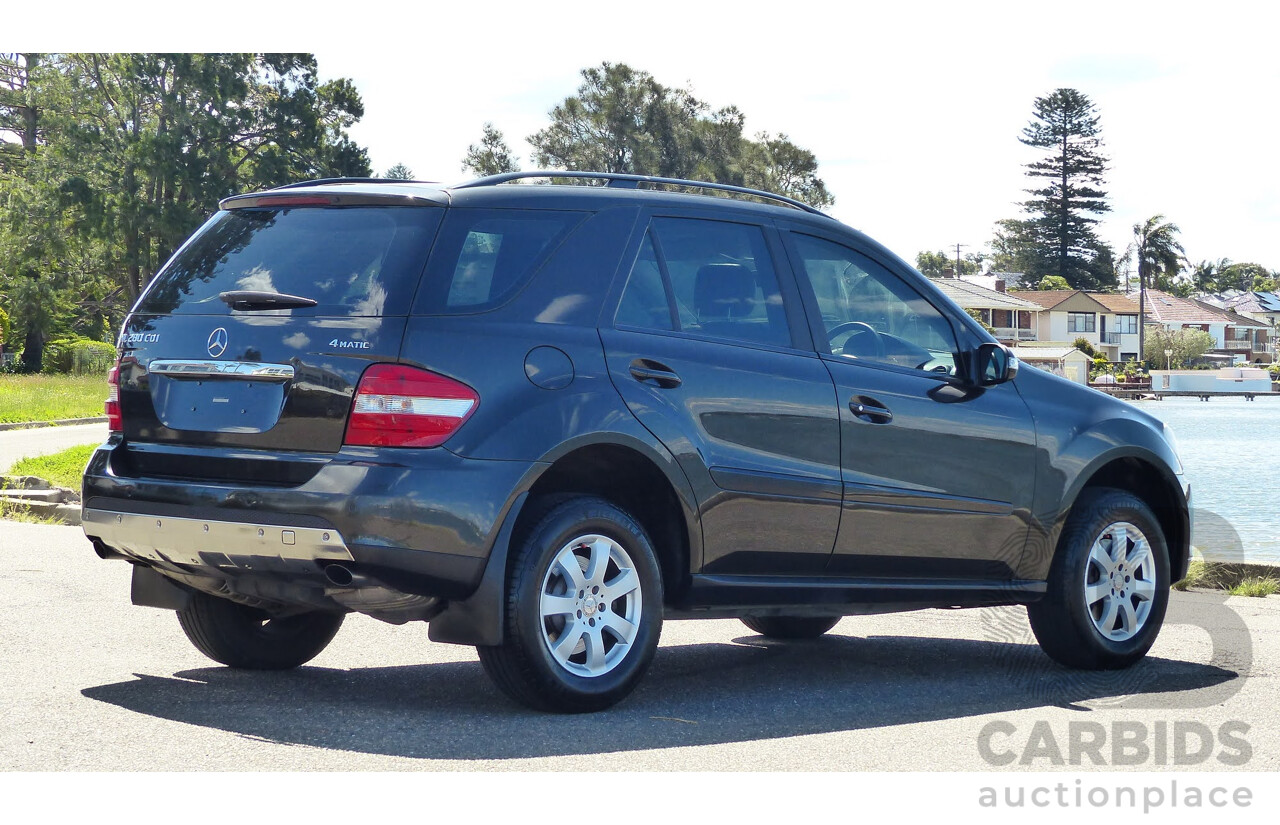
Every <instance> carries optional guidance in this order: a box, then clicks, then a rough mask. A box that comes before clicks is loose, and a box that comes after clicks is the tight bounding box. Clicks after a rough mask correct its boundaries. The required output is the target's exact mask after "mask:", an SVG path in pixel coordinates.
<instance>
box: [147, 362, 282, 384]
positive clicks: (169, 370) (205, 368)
mask: <svg viewBox="0 0 1280 825" xmlns="http://www.w3.org/2000/svg"><path fill="white" fill-rule="evenodd" d="M147 371H148V372H150V373H152V374H155V375H167V376H169V377H171V378H243V379H247V380H249V381H276V382H281V383H283V382H285V381H292V380H293V367H292V366H290V365H289V364H263V363H260V362H257V361H172V360H168V359H157V360H155V361H152V362H151V363H149V364H148V365H147Z"/></svg>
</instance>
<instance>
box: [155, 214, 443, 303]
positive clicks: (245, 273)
mask: <svg viewBox="0 0 1280 825" xmlns="http://www.w3.org/2000/svg"><path fill="white" fill-rule="evenodd" d="M442 212H443V210H441V209H436V208H425V207H423V208H409V207H392V208H388V207H344V208H314V207H299V208H292V209H237V210H234V211H229V212H220V213H218V214H217V215H215V216H214V217H213V218H212V219H211V220H210V222H209V223H208V224H206V225H205V227H204V228H203V229H202V230H201V231H200V233H199V234H198V235H197V236H196V237H195V238H194V239H193V240H192V241H191V243H190V244H188V245H187V247H186V248H185V249H183V250H182V251H181V253H180V254H179V255H178V256H177V257H175V258H174V259H173V261H171V262H170V264H169V265H168V266H167V267H165V269H164V270H163V271H162V272H161V273H160V274H159V275H158V276H157V277H156V280H155V282H154V283H153V284H152V286H151V288H150V289H148V290H147V293H146V295H145V296H144V297H143V300H142V303H141V304H140V305H139V307H138V311H140V312H145V313H156V314H177V315H226V314H229V313H230V312H231V309H230V307H228V306H227V305H226V304H225V303H224V302H223V301H222V300H220V299H219V297H218V296H219V294H221V293H223V292H234V291H242V290H249V291H257V292H278V293H283V294H285V295H298V296H301V297H304V298H311V299H313V300H315V301H316V306H314V307H303V308H296V309H277V310H269V311H267V312H269V313H270V314H277V315H279V314H285V315H302V316H313V315H314V316H321V315H323V316H334V315H338V316H363V315H373V316H379V315H406V314H407V312H406V308H407V307H408V305H409V302H410V301H411V300H412V299H413V293H414V290H415V289H416V288H417V285H418V279H419V277H420V275H421V274H422V270H423V267H424V266H425V265H426V260H427V254H428V253H429V252H430V249H431V241H432V238H433V237H434V236H435V232H436V228H437V227H438V226H439V224H440V218H441V213H442ZM259 314H261V313H259Z"/></svg>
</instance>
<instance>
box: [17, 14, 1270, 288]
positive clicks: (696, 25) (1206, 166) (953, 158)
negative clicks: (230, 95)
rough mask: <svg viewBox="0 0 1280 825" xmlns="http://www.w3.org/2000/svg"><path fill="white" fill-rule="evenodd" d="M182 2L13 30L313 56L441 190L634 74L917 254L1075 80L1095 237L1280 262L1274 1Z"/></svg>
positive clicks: (976, 201) (44, 42) (963, 223)
mask: <svg viewBox="0 0 1280 825" xmlns="http://www.w3.org/2000/svg"><path fill="white" fill-rule="evenodd" d="M123 6H127V7H129V8H130V9H131V10H132V11H133V13H132V14H127V13H126V14H123V15H122V14H120V13H119V12H120V10H121V9H122V7H123ZM175 8H177V6H176V5H175V4H172V3H154V2H151V0H131V2H126V3H124V4H112V5H111V7H110V9H111V14H109V15H108V14H105V13H104V12H103V11H102V10H101V7H97V6H90V5H85V6H84V11H83V14H79V13H76V12H71V13H68V14H67V15H66V16H65V17H64V18H63V19H60V20H59V21H57V26H56V28H55V27H54V26H53V25H51V23H50V22H49V21H47V20H46V21H41V20H40V18H39V17H38V16H37V17H33V18H30V19H28V20H23V19H19V20H18V25H17V27H16V28H14V27H11V26H6V28H7V29H9V31H7V32H5V34H7V35H9V37H13V36H14V34H15V33H17V34H18V37H17V40H18V41H19V43H17V44H14V45H15V46H18V45H21V46H22V47H23V48H30V46H29V45H27V44H26V41H28V40H34V41H36V44H37V45H39V46H40V47H42V48H45V49H48V50H54V49H71V48H86V49H87V48H98V49H101V48H110V49H113V50H118V51H132V50H138V51H141V50H185V51H214V50H230V49H254V50H297V51H310V52H314V53H315V54H316V56H317V60H318V63H319V67H320V72H321V74H322V76H323V77H325V78H332V77H348V78H351V79H352V80H353V81H354V82H355V85H356V87H357V88H358V89H359V91H360V93H361V94H362V96H363V99H364V104H365V116H364V118H363V119H362V120H361V121H360V122H359V123H358V124H356V125H355V126H354V127H353V128H352V129H351V134H352V136H353V137H354V139H355V140H356V141H357V142H359V143H360V144H361V145H363V146H365V147H367V148H368V150H369V155H370V159H371V161H372V163H373V166H374V169H375V170H376V171H377V172H379V173H381V172H384V171H385V170H386V169H387V168H389V167H390V166H392V165H393V164H396V163H404V164H405V165H407V166H408V167H410V168H411V169H412V170H413V171H414V173H415V176H416V177H417V178H419V179H423V180H438V181H445V182H456V181H460V180H463V179H465V178H467V177H470V175H469V174H468V173H465V172H463V171H462V168H461V159H462V157H463V156H464V155H465V153H466V151H467V147H468V146H469V145H470V144H471V143H474V142H476V141H477V140H478V139H479V137H480V134H481V129H482V126H483V124H484V123H485V122H486V121H490V122H492V123H494V124H495V125H496V126H497V127H498V128H499V129H500V130H502V132H503V133H504V134H505V136H506V138H507V141H508V143H509V144H510V145H511V147H512V149H513V150H514V151H515V152H516V154H518V155H519V156H520V159H521V164H522V168H525V169H529V168H532V160H531V150H530V147H529V145H528V144H527V143H526V142H525V140H524V138H525V137H527V136H528V135H531V134H533V133H534V132H535V131H537V130H538V129H540V128H542V127H543V126H544V125H545V124H546V123H547V121H548V117H547V115H548V112H549V111H550V110H551V109H552V108H553V107H554V106H555V105H556V104H557V103H559V102H561V101H562V100H563V99H564V98H565V97H567V96H569V95H572V94H573V93H574V92H575V90H576V89H577V87H578V85H579V83H580V81H581V77H580V74H579V73H580V71H581V70H582V69H583V68H586V67H589V66H596V65H599V64H600V63H602V62H604V61H610V62H622V63H627V64H629V65H631V66H632V67H633V68H637V69H642V70H644V71H647V72H649V73H651V74H652V75H654V76H655V77H656V78H657V80H658V81H659V82H661V83H663V84H665V85H668V86H684V87H689V88H691V89H692V91H693V92H694V94H695V95H696V96H697V97H699V98H700V99H702V100H704V101H706V102H707V103H708V104H709V105H710V106H711V107H712V108H719V107H722V106H726V105H730V104H732V105H735V106H737V107H738V108H739V109H741V110H742V111H743V112H744V113H745V115H746V118H747V133H748V134H754V133H756V132H760V131H767V132H770V133H774V134H777V133H785V134H786V135H788V136H789V137H790V138H791V139H792V140H793V141H794V142H795V143H797V144H799V145H800V146H803V147H805V148H807V149H809V150H811V151H813V152H814V153H815V154H816V156H817V158H818V163H819V175H820V176H821V177H822V178H823V179H824V180H825V181H826V183H827V186H828V189H829V190H830V191H831V192H832V194H833V195H834V196H835V198H836V204H835V206H834V207H833V208H832V209H830V210H829V211H830V212H831V214H833V215H834V216H835V217H837V218H838V219H840V220H842V221H844V222H845V223H848V224H850V225H852V226H854V227H856V228H858V229H861V230H862V231H864V232H866V233H867V234H869V235H871V236H872V237H874V238H876V239H878V240H880V241H881V242H883V243H884V244H885V245H887V246H888V247H889V248H890V249H892V250H894V251H895V252H897V253H898V254H900V255H901V256H903V257H904V258H907V259H908V260H914V258H915V254H916V253H917V252H919V251H921V250H926V249H927V250H950V252H951V254H954V252H955V244H957V243H960V244H964V246H963V247H962V252H965V253H969V252H980V251H982V250H983V249H984V248H986V247H987V245H988V244H989V242H990V240H991V237H992V235H993V227H994V224H995V222H996V221H997V220H999V219H1002V218H1013V217H1021V216H1022V215H1023V213H1022V210H1021V207H1020V206H1019V202H1020V201H1022V200H1024V199H1025V198H1026V195H1025V192H1024V191H1023V190H1024V189H1025V188H1027V187H1028V186H1029V185H1031V179H1029V178H1028V177H1027V176H1026V174H1025V168H1024V164H1026V163H1029V162H1032V161H1034V160H1037V159H1038V158H1039V157H1040V156H1041V155H1040V153H1039V152H1038V151H1037V150H1035V149H1032V148H1030V147H1027V146H1024V145H1022V144H1021V143H1020V142H1019V141H1018V137H1019V135H1020V134H1021V132H1022V129H1023V128H1024V127H1025V126H1026V125H1027V124H1028V123H1029V122H1030V120H1031V119H1032V111H1033V104H1034V101H1035V99H1036V98H1037V97H1040V96H1044V95H1048V94H1050V93H1052V92H1053V90H1055V89H1057V88H1061V87H1068V88H1075V89H1078V90H1079V91H1081V92H1083V93H1084V94H1086V95H1087V96H1088V97H1089V98H1090V99H1091V100H1092V101H1093V102H1094V103H1095V104H1096V105H1097V109H1098V114H1099V116H1100V118H1101V120H1100V125H1101V129H1102V137H1103V141H1104V147H1103V152H1104V154H1106V155H1107V156H1108V157H1109V158H1110V166H1109V170H1108V173H1107V177H1106V186H1105V189H1106V190H1107V192H1108V194H1109V202H1110V205H1111V212H1110V213H1108V214H1107V215H1105V216H1104V217H1103V219H1102V223H1101V224H1100V225H1099V227H1098V234H1099V236H1100V237H1101V238H1102V239H1103V240H1104V241H1106V242H1107V243H1110V244H1111V245H1112V246H1113V247H1114V248H1115V249H1116V251H1117V252H1120V251H1122V250H1123V249H1124V248H1125V246H1126V245H1127V244H1128V243H1129V241H1130V239H1131V238H1132V227H1133V225H1134V224H1135V223H1138V222H1141V221H1145V220H1146V219H1147V218H1149V217H1151V216H1153V215H1157V214H1161V215H1164V216H1165V218H1166V219H1167V220H1168V221H1171V222H1173V223H1175V224H1177V225H1178V226H1179V227H1180V229H1181V240H1182V243H1183V246H1184V247H1185V249H1186V254H1187V257H1188V258H1189V259H1190V260H1191V261H1193V262H1198V261H1201V260H1205V259H1213V260H1217V259H1219V258H1230V259H1231V260H1234V261H1253V262H1256V263H1260V264H1262V265H1263V266H1266V267H1268V268H1270V269H1280V231H1278V230H1280V160H1278V155H1280V59H1278V58H1277V55H1276V50H1275V46H1276V34H1275V33H1276V31H1277V30H1280V27H1278V26H1277V24H1278V23H1280V11H1277V10H1276V7H1273V6H1270V4H1262V3H1256V2H1255V3H1238V2H1234V0H1225V1H1219V2H1214V3H1198V4H1194V5H1192V4H1186V3H1179V2H1162V3H1156V2H1125V1H1124V0H1110V1H1109V2H1095V0H1078V1H1077V2H1072V3H1069V4H1052V5H1051V4H1046V3H1028V2H1025V0H1024V1H1023V2H994V1H993V0H971V1H970V2H966V3H954V2H953V3H945V4H942V3H919V2H910V0H899V2H895V3H892V4H886V3H883V2H876V3H863V2H846V3H843V4H837V3H830V2H825V3H817V2H810V0H788V2H770V3H762V2H751V0H739V2H731V3H698V2H693V0H685V2H670V1H669V0H648V1H647V2H645V3H643V4H615V3H602V2H598V1H597V2H594V3H569V2H560V1H559V0H548V1H547V2H540V3H529V2H526V3H508V2H484V3H471V4H462V3H456V2H454V3H431V2H423V3H418V4H404V3H390V2H386V1H385V0H366V2H362V3H359V4H351V3H332V2H327V0H317V2H312V3H307V4H299V3H288V2H284V3H273V4H271V5H270V6H269V7H267V6H254V7H252V8H251V9H250V8H248V7H245V8H242V9H241V11H242V13H241V14H237V15H234V16H232V15H226V16H222V17H220V16H218V15H210V14H208V13H207V9H208V8H209V7H207V6H206V7H196V8H203V9H205V10H206V13H202V14H201V16H200V18H199V19H192V20H190V21H182V20H181V18H180V15H181V14H182V12H175V11H174V9H175ZM228 8H229V7H228ZM18 13H19V15H23V14H26V12H25V11H19V12H18ZM6 14H8V13H6ZM175 15H178V16H179V17H178V19H175ZM1063 17H1065V18H1066V19H1061V18H1063ZM246 20H250V21H251V22H252V24H253V25H251V26H246V25H245V22H246ZM122 21H123V22H122ZM139 21H149V22H139ZM27 33H30V34H31V35H32V37H30V38H24V37H23V35H24V34H27Z"/></svg>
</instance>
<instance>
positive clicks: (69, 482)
mask: <svg viewBox="0 0 1280 825" xmlns="http://www.w3.org/2000/svg"><path fill="white" fill-rule="evenodd" d="M96 449H98V445H97V444H81V445H80V446H78V447H68V448H67V449H65V450H63V451H62V452H60V453H50V454H49V455H38V456H32V457H30V458H24V459H21V460H19V461H18V462H16V463H15V464H14V465H13V466H12V467H11V468H9V470H8V471H7V472H6V473H5V474H6V475H11V476H36V477H37V478H43V479H44V480H45V481H48V482H51V483H52V484H54V485H56V486H58V487H70V488H71V489H72V490H79V489H80V478H81V476H83V475H84V465H86V464H88V463H89V456H91V455H93V451H94V450H96Z"/></svg>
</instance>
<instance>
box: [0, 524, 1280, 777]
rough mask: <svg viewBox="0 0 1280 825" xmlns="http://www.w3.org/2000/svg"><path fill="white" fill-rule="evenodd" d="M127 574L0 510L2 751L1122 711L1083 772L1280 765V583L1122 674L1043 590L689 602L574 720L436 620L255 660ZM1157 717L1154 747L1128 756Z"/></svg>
mask: <svg viewBox="0 0 1280 825" xmlns="http://www.w3.org/2000/svg"><path fill="white" fill-rule="evenodd" d="M128 591H129V568H128V566H127V565H126V564H124V563H123V562H105V561H100V560H99V559H98V558H97V557H96V556H95V555H94V554H93V553H92V551H91V550H90V548H89V545H88V543H87V542H86V541H85V539H84V537H83V535H82V534H81V532H80V529H79V528H75V527H46V526H38V525H26V524H14V523H7V522H0V604H3V605H4V607H5V619H6V620H5V621H4V623H3V624H2V625H0V719H3V720H4V724H3V725H0V771H14V770H18V771H94V770H103V769H108V770H125V771H147V772H153V771H184V770H207V771H222V770H237V771H281V770H286V771H340V770H354V771H386V770H390V771H405V770H409V771H413V770H431V771H438V770H444V771H450V770H469V771H523V770H554V771H560V770H586V771H600V770H607V771H609V770H654V771H693V770H697V771H726V770H785V771H792V770H812V771H833V770H834V771H865V770H894V771H901V770H987V769H989V768H993V767H999V768H1000V769H1001V770H1005V769H1008V770H1018V769H1028V770H1056V769H1066V770H1073V769H1074V770H1081V769H1082V768H1081V766H1080V765H1073V764H1071V761H1070V760H1071V757H1072V747H1071V742H1073V741H1075V742H1076V743H1077V744H1079V743H1080V742H1084V743H1085V744H1086V745H1087V744H1088V743H1089V742H1091V741H1093V739H1094V738H1095V737H1096V734H1097V733H1098V732H1099V731H1100V732H1101V733H1102V734H1103V735H1104V736H1105V737H1106V746H1105V747H1098V748H1097V749H1096V750H1095V752H1094V753H1093V754H1091V753H1089V752H1088V748H1084V749H1083V750H1082V751H1081V749H1080V748H1076V750H1077V751H1080V752H1079V753H1076V754H1075V755H1076V757H1077V761H1079V762H1082V766H1083V768H1084V769H1088V768H1090V767H1091V763H1092V762H1095V761H1096V758H1095V757H1100V758H1101V759H1102V761H1103V765H1104V766H1108V767H1112V768H1121V769H1131V770H1149V771H1162V770H1173V769H1186V768H1191V769H1194V770H1222V769H1230V770H1246V771H1252V770H1271V771H1274V770H1277V769H1280V724H1277V722H1276V711H1275V709H1276V707H1278V706H1280V680H1278V679H1276V678H1275V677H1276V674H1277V669H1278V667H1280V597H1271V598H1268V599H1244V598H1228V597H1224V596H1219V595H1216V594H1210V593H1175V594H1174V595H1173V601H1172V603H1171V609H1170V618H1169V622H1168V623H1167V624H1166V627H1165V629H1164V631H1163V633H1162V635H1161V637H1160V639H1159V641H1158V642H1157V644H1156V646H1155V648H1154V650H1153V651H1152V653H1151V655H1150V656H1149V657H1148V658H1147V659H1146V660H1145V661H1143V662H1142V663H1140V664H1139V665H1138V666H1136V667H1134V668H1131V669H1129V670H1127V671H1123V672H1118V673H1102V674H1094V673H1089V674H1082V673H1078V672H1074V671H1068V670H1065V669H1063V668H1060V667H1058V666H1056V665H1054V664H1053V663H1051V662H1050V661H1049V660H1048V659H1047V658H1046V657H1044V656H1043V655H1042V654H1041V653H1040V652H1039V650H1038V648H1036V647H1035V645H1034V643H1033V642H1032V640H1031V638H1030V635H1029V629H1028V627H1027V624H1026V620H1025V614H1024V612H1023V611H1022V610H1020V609H1003V608H993V609H985V610H965V611H942V610H928V611H920V612H916V613H906V614H896V615H887V616H867V617H853V618H847V619H845V620H843V621H842V622H841V623H840V624H839V625H838V626H837V628H836V630H835V631H833V633H832V634H830V635H828V636H827V637H824V638H823V639H820V640H817V641H814V642H804V643H780V642H770V641H767V640H765V639H763V638H761V637H759V636H755V635H754V634H752V633H751V632H750V631H748V630H747V629H746V628H745V627H744V626H743V625H742V624H740V623H739V622H737V621H728V620H721V621H697V622H669V623H667V624H666V626H665V627H664V629H663V637H662V647H661V649H660V650H659V652H658V655H657V657H656V659H655V662H654V665H653V667H652V669H651V670H650V672H649V674H648V677H647V678H646V679H645V681H644V682H643V683H642V684H641V686H640V688H639V689H638V690H637V692H636V693H635V694H633V695H632V696H631V697H630V698H629V699H628V700H626V701H625V702H624V703H622V704H621V705H619V706H618V707H616V708H614V709H613V710H610V711H607V712H604V713H599V714H594V715H587V716H568V717H566V716H550V715H543V714H538V713H533V712H530V711H527V710H524V709H522V708H519V707H517V706H515V705H513V704H512V703H510V702H509V701H508V700H507V699H506V698H505V697H503V696H502V695H500V694H499V693H498V691H497V690H496V689H495V688H494V687H492V686H491V685H490V683H489V681H488V680H487V678H486V677H485V675H484V673H483V672H482V670H481V668H480V665H479V664H478V662H477V660H476V657H475V654H474V651H473V650H472V649H470V648H465V647H454V646H448V645H441V644H434V643H432V642H430V641H428V639H427V632H426V626H425V625H422V624H415V625H407V626H404V627H394V626H390V625H385V624H382V623H379V622H377V621H375V620H373V619H369V618H366V617H361V616H356V617H352V618H349V619H348V621H347V623H346V625H345V626H344V628H343V630H342V631H341V632H340V633H339V635H338V637H337V639H335V641H334V643H333V644H332V645H331V646H330V647H329V648H328V649H327V650H326V651H325V652H324V653H322V654H321V655H320V656H319V657H318V658H316V659H315V660H314V661H313V662H312V663H311V665H309V666H307V667H303V668H301V669H298V670H296V671H293V672H287V673H253V672H236V671H232V670H229V669H227V668H223V667H219V666H216V665H214V664H213V663H212V662H210V661H208V660H206V659H204V658H203V657H202V656H201V655H200V654H199V653H197V652H196V650H195V649H194V648H193V647H192V646H191V645H190V644H189V643H188V642H187V640H186V638H185V637H184V636H183V634H182V631H181V630H180V629H179V627H178V623H177V620H176V619H175V617H174V616H173V614H172V613H169V612H165V611H160V610H155V609H151V608H142V607H133V606H131V605H130V604H129V592H128ZM1197 726H1199V727H1197ZM1139 730H1141V731H1142V732H1143V740H1142V741H1143V743H1144V744H1145V746H1146V751H1147V752H1146V754H1145V756H1144V755H1143V754H1142V750H1141V748H1139V747H1136V746H1134V747H1131V748H1129V750H1127V751H1126V750H1124V749H1122V750H1121V751H1120V752H1119V754H1118V755H1117V754H1116V753H1115V752H1113V750H1112V748H1111V744H1112V742H1113V741H1114V740H1116V739H1124V738H1125V737H1126V736H1128V737H1130V738H1132V737H1133V736H1135V735H1136V734H1135V733H1134V731H1139ZM1177 731H1182V733H1181V734H1180V735H1181V736H1182V740H1183V742H1182V744H1181V745H1179V743H1178V741H1176V736H1177V735H1178V734H1177ZM1197 731H1200V732H1207V734H1208V736H1209V742H1208V745H1207V746H1208V749H1207V750H1206V749H1205V747H1204V743H1203V742H1202V741H1201V739H1198V738H1197V736H1198V735H1199V734H1197ZM1046 737H1047V741H1046ZM1157 740H1159V741H1158V742H1157ZM1188 743H1190V744H1188ZM1050 745H1052V746H1053V747H1050ZM984 748H985V751H986V752H987V753H988V756H987V757H985V758H984V756H983V753H984ZM1055 748H1056V749H1057V750H1058V751H1059V752H1060V758H1059V759H1058V760H1057V761H1055V760H1054V756H1053V751H1054V749H1055ZM1178 752H1182V753H1187V754H1190V755H1191V756H1193V757H1194V758H1195V759H1198V760H1199V761H1191V762H1190V763H1188V764H1186V765H1181V766H1174V765H1173V764H1172V762H1173V760H1174V759H1175V754H1176V753H1178ZM1028 754H1029V756H1028ZM1009 759H1012V760H1014V761H1013V763H1012V764H1009V765H997V764H993V762H995V763H998V762H1001V761H1005V760H1009ZM1023 760H1026V764H1022V761H1023ZM1126 761H1127V762H1128V764H1122V763H1125V762H1126ZM1059 763H1061V764H1059ZM1098 767H1099V768H1101V767H1102V766H1098Z"/></svg>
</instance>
